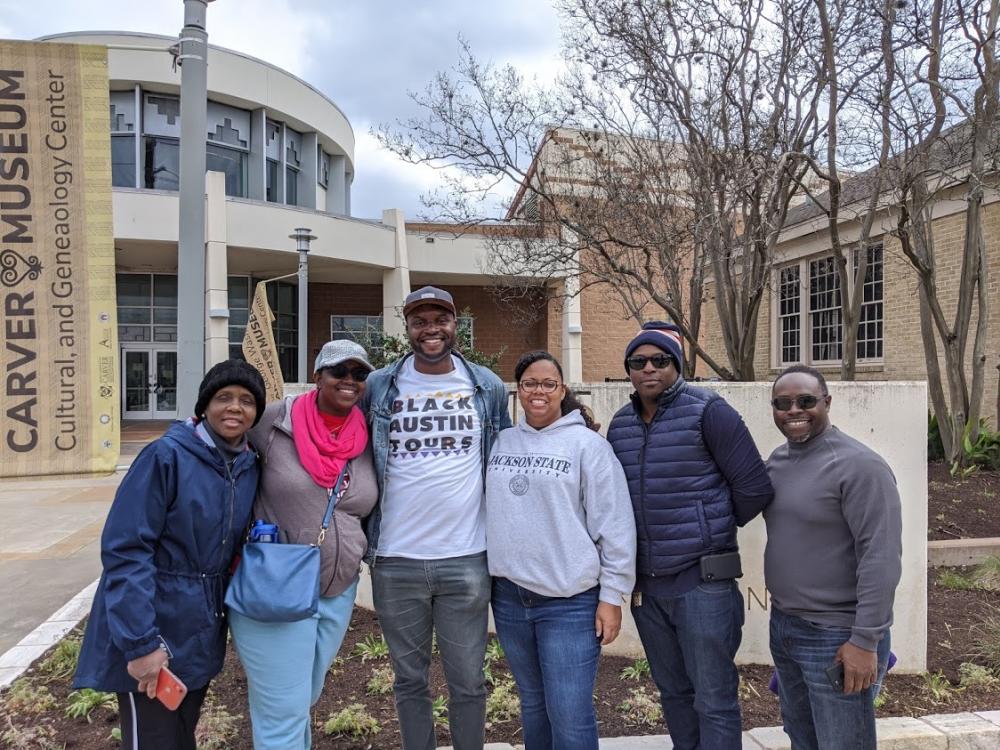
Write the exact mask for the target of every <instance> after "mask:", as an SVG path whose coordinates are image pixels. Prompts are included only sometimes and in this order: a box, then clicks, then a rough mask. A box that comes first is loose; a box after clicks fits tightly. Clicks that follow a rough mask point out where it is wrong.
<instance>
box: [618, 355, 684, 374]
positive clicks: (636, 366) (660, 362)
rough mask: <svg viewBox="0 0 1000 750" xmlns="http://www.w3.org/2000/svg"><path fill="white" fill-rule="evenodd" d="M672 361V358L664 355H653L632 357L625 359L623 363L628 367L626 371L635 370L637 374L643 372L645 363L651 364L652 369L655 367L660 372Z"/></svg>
mask: <svg viewBox="0 0 1000 750" xmlns="http://www.w3.org/2000/svg"><path fill="white" fill-rule="evenodd" d="M673 361H674V360H673V358H672V357H668V356H667V355H666V354H654V355H653V356H651V357H643V356H641V355H639V354H637V355H635V356H634V357H629V358H628V359H626V360H625V363H626V364H627V365H628V369H630V370H635V371H637V372H638V371H639V370H643V369H645V368H646V363H647V362H652V363H653V367H655V368H656V369H657V370H662V369H663V368H664V367H667V366H669V365H670V363H671V362H673Z"/></svg>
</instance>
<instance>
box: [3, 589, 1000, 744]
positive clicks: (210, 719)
mask: <svg viewBox="0 0 1000 750" xmlns="http://www.w3.org/2000/svg"><path fill="white" fill-rule="evenodd" d="M951 572H952V573H959V574H963V573H964V571H961V569H956V570H954V571H951ZM940 576H941V572H940V571H932V572H931V574H930V578H929V582H928V586H929V589H928V591H929V602H930V604H929V608H928V617H927V620H928V622H927V626H928V654H927V661H928V665H929V670H930V672H932V673H937V672H939V671H940V672H941V673H942V675H943V678H941V679H933V678H925V677H922V676H915V675H895V674H892V673H890V674H889V677H888V679H887V681H886V690H885V693H886V700H885V703H884V705H882V706H881V708H880V709H879V712H878V714H879V715H880V716H900V715H909V716H920V715H923V714H928V713H938V712H957V711H968V710H995V709H998V708H1000V680H996V681H995V682H993V684H992V685H990V686H986V687H978V688H972V687H967V688H959V687H958V682H959V677H960V675H959V668H960V665H961V664H962V663H963V662H970V661H971V662H974V661H980V662H981V661H982V658H978V659H977V658H975V657H973V656H972V654H973V653H974V652H975V651H976V639H977V634H980V633H982V632H983V628H984V626H983V623H984V621H987V622H988V621H990V620H991V618H992V620H993V621H994V623H995V625H996V628H995V630H996V632H995V633H994V639H995V640H996V643H995V645H994V649H995V650H996V651H997V652H998V653H1000V593H997V592H992V591H985V590H954V589H952V588H946V587H944V586H942V585H940V584H939V583H938V579H939V578H940ZM378 634H379V630H378V622H377V619H376V617H375V616H374V615H373V614H372V613H370V612H367V611H365V610H360V609H359V610H357V611H356V614H355V617H354V622H353V623H352V626H351V630H350V632H349V633H348V634H347V638H346V640H345V642H344V646H343V648H342V649H341V658H340V659H338V661H337V662H336V663H335V664H334V666H333V667H332V668H331V672H330V677H329V680H328V683H327V689H326V691H325V692H324V694H323V697H322V698H321V699H320V702H319V704H318V705H317V706H316V709H315V711H314V727H313V732H314V735H313V736H314V746H315V747H317V748H339V749H343V750H361V749H362V748H374V749H378V750H395V749H396V748H399V747H400V745H399V739H398V738H399V731H398V724H397V721H396V713H395V708H394V706H393V701H392V695H391V693H387V694H384V695H371V694H369V693H368V692H367V691H366V686H367V685H368V683H369V681H370V680H371V679H372V677H373V675H374V673H375V671H376V670H377V669H379V668H383V667H385V666H386V665H387V664H388V659H387V658H386V657H384V656H372V657H370V658H363V657H362V655H360V653H359V651H358V646H359V644H364V643H365V642H366V640H368V641H369V642H371V641H373V640H374V641H377V639H378V637H379V635H378ZM43 661H44V660H41V661H40V662H39V663H38V664H36V666H35V667H34V668H33V669H32V672H31V673H29V674H28V675H27V676H26V678H24V679H26V682H24V683H22V687H23V686H24V685H27V687H28V689H29V690H35V691H38V690H40V689H41V688H45V689H46V690H47V691H48V692H49V693H50V694H51V697H52V700H51V701H49V700H48V699H46V698H44V695H43V694H40V693H35V694H34V697H33V698H31V697H30V696H31V695H32V694H30V693H29V694H28V695H29V700H27V701H25V700H22V701H21V702H20V703H18V704H17V705H14V706H12V705H11V703H12V701H11V696H12V695H15V692H11V691H7V692H6V693H4V700H5V703H4V705H3V706H0V746H2V747H25V748H56V747H64V748H66V750H97V749H98V748H101V749H105V750H106V749H107V748H114V747H115V746H117V742H115V741H114V740H113V739H112V731H113V730H114V729H115V727H116V726H117V719H116V716H115V712H114V711H113V710H112V709H109V708H97V709H95V710H94V711H93V712H92V713H91V716H90V721H89V722H88V721H87V720H86V719H84V718H70V717H68V716H67V715H66V710H67V706H68V705H69V703H70V701H69V700H68V693H69V692H70V691H69V688H68V679H65V678H62V679H51V678H48V677H46V676H45V675H44V674H42V671H41V669H40V665H41V663H42V662H43ZM631 666H633V662H632V661H631V660H629V659H623V658H616V657H604V658H602V660H601V668H600V673H599V675H598V680H597V685H596V688H595V690H594V694H595V699H596V704H597V713H598V719H599V721H600V733H601V736H602V737H616V736H623V735H638V734H659V733H662V732H664V731H665V729H664V726H663V724H662V722H661V721H660V720H659V719H658V717H656V716H655V712H656V699H655V696H656V690H655V687H654V686H653V683H652V681H651V680H650V679H649V677H645V676H644V677H640V678H638V679H623V677H622V670H624V669H626V668H628V667H631ZM491 672H492V676H493V682H494V685H503V684H504V682H505V681H506V680H507V679H508V678H509V673H508V671H507V669H506V667H505V666H504V664H503V662H502V660H501V661H499V662H496V663H494V664H493V665H492V667H491ZM740 674H741V676H742V684H741V690H740V693H741V704H742V707H743V724H744V728H747V729H749V728H752V727H758V726H775V725H778V724H780V723H781V721H780V717H779V713H778V702H777V699H776V698H775V697H774V695H773V694H772V693H771V692H770V691H769V690H768V688H767V683H768V680H769V678H770V675H771V668H770V667H767V666H762V665H752V666H746V667H742V668H741V669H740ZM431 685H432V691H433V693H434V695H435V696H446V695H447V688H446V685H445V680H444V676H443V673H442V671H441V665H440V662H439V661H438V659H437V657H435V660H434V664H433V668H432V678H431ZM635 690H639V691H641V692H640V694H639V696H638V698H636V697H635V696H634V695H633V691H635ZM22 695H23V693H22ZM39 695H42V697H39ZM210 695H211V698H210V706H209V707H208V708H207V709H206V710H205V711H204V712H203V718H202V722H201V724H200V725H199V733H200V735H201V742H200V747H201V748H203V750H221V749H223V748H227V749H229V748H231V749H232V750H240V749H243V748H245V749H246V750H249V749H250V748H251V747H252V745H251V736H250V722H249V719H248V711H247V702H246V680H245V679H244V676H243V672H242V670H241V669H240V667H239V664H238V662H237V660H236V658H235V656H234V654H233V653H230V654H229V656H228V658H227V660H226V666H225V669H224V670H223V672H222V673H221V674H220V675H219V676H218V677H217V678H216V679H215V680H214V681H213V683H212V691H211V694H210ZM626 701H631V702H632V703H633V704H634V705H637V706H638V708H633V709H632V710H631V711H629V710H627V709H626V708H624V707H623V703H625V702H626ZM48 702H51V705H49V706H46V703H48ZM353 704H360V705H361V706H363V707H364V711H365V712H367V714H368V715H369V716H371V717H372V718H373V719H375V720H376V721H377V722H378V724H379V731H378V733H377V734H373V735H368V736H366V737H362V738H350V737H347V736H342V735H341V736H327V735H326V734H324V732H323V730H322V725H323V724H324V723H325V722H326V721H327V719H329V718H330V717H331V716H332V715H334V714H336V713H338V712H340V711H342V710H343V709H345V708H347V707H348V706H351V705H353ZM495 710H496V709H494V711H495ZM355 713H357V712H356V711H355ZM12 727H13V728H14V729H13V730H12ZM5 731H6V732H11V731H14V732H20V735H21V738H23V737H24V736H26V733H35V735H36V740H35V741H32V742H31V743H30V744H23V745H20V746H19V745H17V744H15V742H14V740H18V739H19V738H18V737H17V735H8V736H5V735H4V732H5ZM29 739H30V737H29ZM487 739H488V740H489V741H491V742H510V743H512V744H517V743H519V742H521V741H522V740H521V736H520V722H519V720H518V718H517V716H516V714H515V715H514V716H513V717H511V718H503V717H502V716H498V715H497V714H496V713H493V714H491V719H490V721H489V723H488V729H487ZM438 742H439V744H441V745H447V744H450V741H449V737H448V732H447V729H446V722H445V721H444V716H442V724H441V726H440V727H439V729H438Z"/></svg>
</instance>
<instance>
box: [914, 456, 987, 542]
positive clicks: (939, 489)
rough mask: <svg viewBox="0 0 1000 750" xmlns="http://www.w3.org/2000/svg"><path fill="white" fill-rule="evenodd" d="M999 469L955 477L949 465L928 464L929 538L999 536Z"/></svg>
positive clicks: (939, 463)
mask: <svg viewBox="0 0 1000 750" xmlns="http://www.w3.org/2000/svg"><path fill="white" fill-rule="evenodd" d="M998 505H1000V472H996V471H977V472H975V473H974V474H972V475H970V476H969V477H967V478H965V479H962V478H954V477H952V476H951V475H950V474H949V473H948V465H947V464H945V463H941V462H934V463H930V464H928V465H927V538H928V539H967V538H971V537H986V536H996V537H1000V512H998Z"/></svg>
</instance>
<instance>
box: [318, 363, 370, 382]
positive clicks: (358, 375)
mask: <svg viewBox="0 0 1000 750" xmlns="http://www.w3.org/2000/svg"><path fill="white" fill-rule="evenodd" d="M323 369H324V370H326V371H327V372H328V373H330V377H334V378H337V379H338V380H341V379H343V378H346V377H347V375H348V373H350V375H351V377H352V378H354V379H355V380H356V381H357V382H359V383H364V382H365V381H366V380H367V379H368V374H369V371H368V368H367V367H348V366H347V365H345V364H344V363H343V362H341V363H340V364H338V365H333V366H332V367H324V368H323Z"/></svg>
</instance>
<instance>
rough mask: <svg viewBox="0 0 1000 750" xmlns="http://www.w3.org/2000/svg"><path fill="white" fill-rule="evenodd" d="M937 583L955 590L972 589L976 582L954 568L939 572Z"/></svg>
mask: <svg viewBox="0 0 1000 750" xmlns="http://www.w3.org/2000/svg"><path fill="white" fill-rule="evenodd" d="M937 585H938V586H940V587H942V588H946V589H952V590H954V591H972V590H974V589H975V588H976V582H975V581H974V580H972V579H971V578H968V577H966V576H964V575H962V574H961V573H958V572H956V571H954V570H947V569H946V570H942V571H941V572H940V573H938V577H937Z"/></svg>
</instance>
